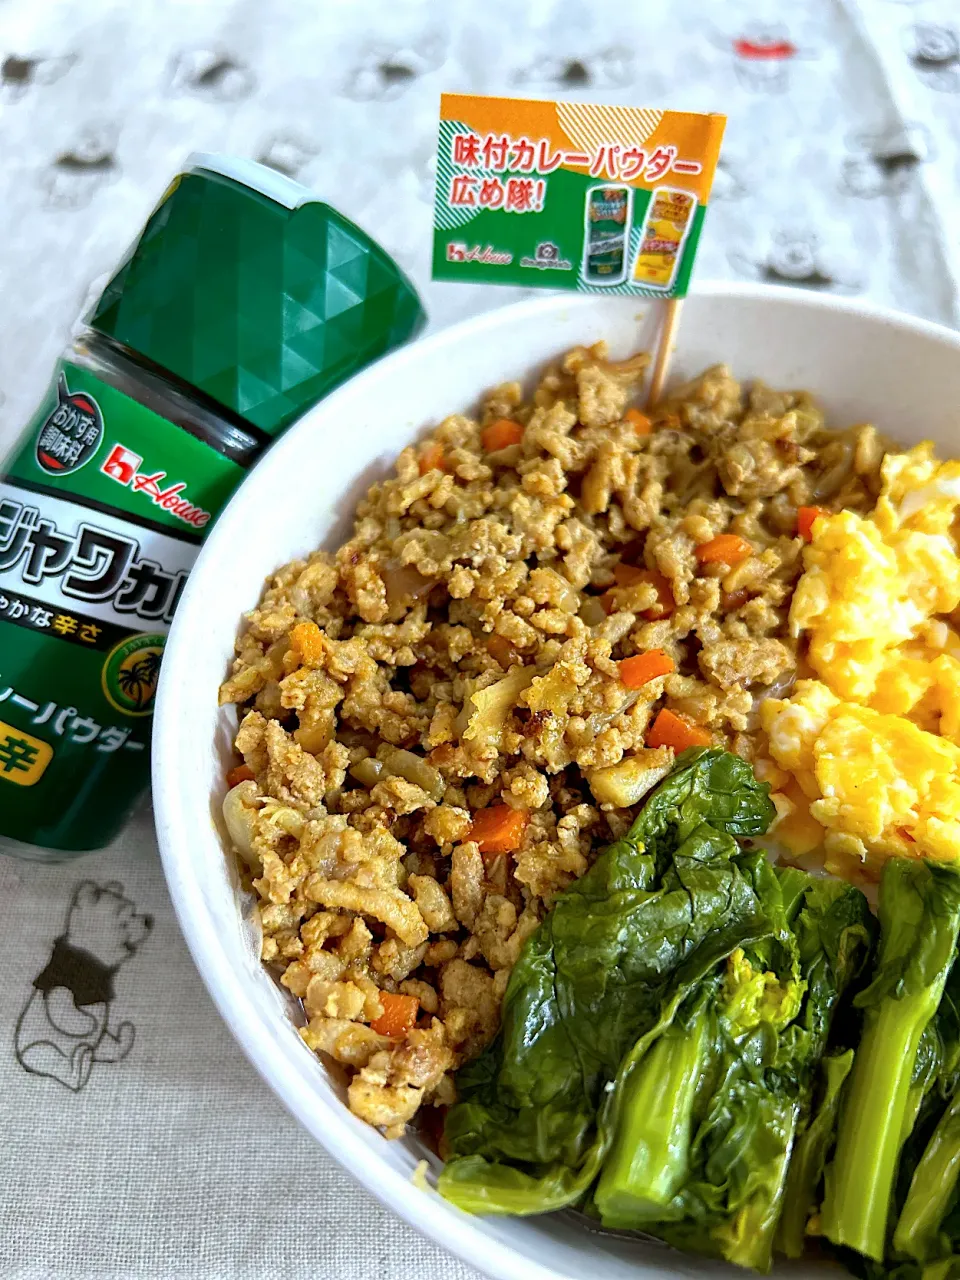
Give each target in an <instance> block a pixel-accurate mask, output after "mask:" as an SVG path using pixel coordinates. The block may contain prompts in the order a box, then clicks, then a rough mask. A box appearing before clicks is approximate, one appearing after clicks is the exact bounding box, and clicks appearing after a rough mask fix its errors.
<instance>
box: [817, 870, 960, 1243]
mask: <svg viewBox="0 0 960 1280" xmlns="http://www.w3.org/2000/svg"><path fill="white" fill-rule="evenodd" d="M879 915H880V930H881V937H880V950H879V956H878V960H877V970H876V976H875V977H874V980H873V982H872V983H871V984H870V986H869V987H868V988H867V990H866V991H864V992H862V993H861V995H860V996H859V997H858V998H857V1004H858V1005H859V1006H860V1007H861V1008H863V1010H864V1030H863V1038H862V1040H861V1042H860V1045H859V1047H858V1049H857V1052H856V1057H855V1059H854V1064H853V1071H852V1073H851V1076H850V1080H849V1082H848V1085H847V1089H846V1097H845V1099H844V1103H843V1107H842V1109H841V1115H840V1124H839V1130H838V1135H837V1148H836V1155H835V1158H834V1161H833V1164H832V1165H831V1166H830V1167H829V1168H828V1170H827V1175H826V1193H825V1197H824V1202H823V1209H822V1214H821V1223H822V1229H823V1233H824V1235H826V1236H827V1238H828V1239H830V1240H832V1241H833V1243H834V1244H837V1245H843V1246H847V1247H849V1248H851V1249H855V1250H856V1251H857V1252H858V1253H861V1254H863V1255H865V1256H866V1257H868V1258H873V1259H875V1260H876V1261H878V1262H879V1261H882V1259H883V1257H884V1252H885V1247H886V1243H887V1234H888V1230H887V1229H888V1221H887V1220H888V1215H889V1209H890V1204H891V1197H892V1194H893V1191H894V1183H895V1179H896V1174H897V1163H898V1159H899V1156H900V1150H901V1146H902V1144H903V1140H904V1134H905V1133H906V1132H908V1120H909V1115H910V1109H911V1106H912V1105H913V1104H915V1102H916V1095H915V1094H914V1097H913V1098H911V1085H912V1084H913V1082H914V1077H915V1069H916V1066H917V1054H918V1049H919V1047H920V1044H921V1038H922V1036H923V1033H924V1031H925V1029H926V1028H927V1026H928V1024H929V1023H930V1021H931V1019H932V1018H934V1015H935V1014H936V1013H937V1009H938V1006H939V1004H940V998H941V995H942V993H943V990H944V986H945V984H946V980H947V975H948V973H949V971H950V967H951V965H952V963H953V960H954V956H955V953H956V946H957V933H958V929H960V871H958V870H957V869H956V868H955V867H953V866H948V865H943V864H937V863H928V862H920V861H913V860H908V859H891V860H890V861H889V862H887V863H886V865H885V866H884V869H883V875H882V879H881V884H880V904H879ZM915 1088H916V1086H915V1085H914V1089H915Z"/></svg>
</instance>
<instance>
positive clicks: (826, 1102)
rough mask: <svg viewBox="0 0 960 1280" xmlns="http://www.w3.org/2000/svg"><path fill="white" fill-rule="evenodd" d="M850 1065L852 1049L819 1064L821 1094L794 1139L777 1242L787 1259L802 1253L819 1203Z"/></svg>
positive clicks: (799, 1255)
mask: <svg viewBox="0 0 960 1280" xmlns="http://www.w3.org/2000/svg"><path fill="white" fill-rule="evenodd" d="M852 1066H853V1050H852V1049H847V1051H846V1052H845V1053H838V1054H832V1055H831V1056H830V1057H827V1058H824V1059H823V1061H822V1062H821V1064H820V1069H821V1072H822V1076H823V1096H822V1098H821V1099H820V1102H819V1105H818V1106H817V1108H816V1110H815V1111H814V1113H813V1116H812V1118H811V1120H810V1123H809V1124H808V1125H807V1127H806V1129H805V1130H804V1131H803V1133H802V1134H801V1135H800V1137H799V1138H798V1139H797V1144H796V1147H795V1149H794V1152H793V1156H792V1157H791V1160H790V1169H789V1171H788V1173H787V1185H786V1188H785V1190H784V1196H783V1215H782V1217H781V1219H780V1227H779V1231H778V1235H777V1243H778V1245H779V1248H780V1249H781V1250H782V1252H783V1253H785V1254H786V1255H787V1257H788V1258H799V1257H801V1255H802V1254H803V1251H804V1245H805V1243H806V1235H807V1226H808V1223H809V1221H810V1218H811V1217H812V1215H813V1214H814V1213H815V1211H816V1210H817V1208H818V1206H819V1200H818V1197H817V1192H818V1189H819V1187H820V1183H821V1181H822V1179H823V1171H824V1169H825V1167H826V1163H827V1156H828V1154H829V1151H830V1147H831V1146H832V1144H833V1142H834V1139H835V1137H836V1127H837V1116H838V1115H839V1112H840V1098H841V1096H842V1094H841V1091H842V1089H843V1085H844V1082H845V1081H846V1079H847V1076H848V1075H849V1074H850V1069H851V1067H852Z"/></svg>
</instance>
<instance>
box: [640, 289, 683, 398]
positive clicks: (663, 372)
mask: <svg viewBox="0 0 960 1280" xmlns="http://www.w3.org/2000/svg"><path fill="white" fill-rule="evenodd" d="M681 305H682V299H681V298H669V299H668V300H667V301H666V302H665V303H664V309H663V323H662V324H661V325H660V341H659V343H658V345H657V354H656V357H655V358H654V361H653V372H652V373H651V375H650V395H649V397H648V398H647V408H648V409H655V408H656V406H657V404H658V402H659V400H660V397H661V395H662V394H663V387H664V383H665V382H666V380H667V374H668V373H669V372H670V360H671V358H672V356H673V348H674V346H675V344H676V340H677V330H678V329H679V327H680V308H681Z"/></svg>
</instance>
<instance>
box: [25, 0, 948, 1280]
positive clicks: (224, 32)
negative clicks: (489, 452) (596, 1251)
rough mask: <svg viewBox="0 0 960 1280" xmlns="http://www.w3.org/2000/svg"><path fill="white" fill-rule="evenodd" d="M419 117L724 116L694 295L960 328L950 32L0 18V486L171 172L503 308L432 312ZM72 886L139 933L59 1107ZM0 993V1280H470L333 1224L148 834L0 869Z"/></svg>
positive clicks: (360, 1220) (421, 1253)
mask: <svg viewBox="0 0 960 1280" xmlns="http://www.w3.org/2000/svg"><path fill="white" fill-rule="evenodd" d="M443 89H449V90H467V91H477V92H486V93H512V94H523V95H528V96H540V97H559V96H567V97H572V98H579V99H586V100H593V101H601V102H608V103H629V104H635V105H645V106H673V107H686V108H690V109H694V110H712V111H724V112H726V113H727V114H728V116H729V125H728V130H727V136H726V142H725V145H724V149H723V157H722V160H721V166H720V170H719V172H718V176H717V181H716V186H715V189H714V198H713V200H712V202H711V207H710V214H709V217H708V219H707V223H706V229H705V234H704V238H703V240H702V247H701V253H700V258H699V265H698V271H699V273H700V276H701V278H704V277H730V278H733V279H757V280H770V281H779V282H785V283H793V284H796V285H797V286H798V287H802V288H807V289H815V290H834V291H838V292H843V293H847V294H857V295H860V296H863V297H869V298H872V299H875V300H877V301H880V302H883V303H886V304H890V305H893V306H896V307H900V308H902V309H904V310H907V311H912V312H915V313H917V314H919V315H923V316H926V317H928V318H931V319H935V320H939V321H942V322H945V323H947V324H956V323H958V322H960V11H958V9H957V6H956V4H955V2H954V0H917V2H916V3H910V2H909V0H859V3H858V2H857V0H796V3H794V4H792V5H789V6H787V5H783V4H782V3H779V0H729V3H722V4H721V3H719V2H718V0H714V2H713V3H708V2H707V0H703V2H701V3H699V4H698V3H695V0H674V3H672V4H669V5H657V6H654V5H652V4H633V5H628V4H624V3H623V2H622V0H463V2H460V3H458V2H456V0H447V3H444V4H442V5H441V4H439V3H432V2H431V0H423V3H410V2H409V0H407V2H404V0H381V2H379V3H371V2H369V0H368V2H364V0H352V2H350V0H326V2H324V3H311V2H310V0H303V3H299V4H298V3H293V2H292V0H195V2H194V3H188V2H187V0H166V2H165V3H163V2H161V0H137V2H136V3H131V0H88V2H87V3H85V4H82V5H79V4H76V3H69V2H68V0H0V164H2V175H3V176H2V188H0V190H2V199H0V301H2V305H3V320H2V336H0V452H2V451H3V449H5V448H6V447H7V446H9V445H10V444H11V443H12V441H13V439H14V437H15V435H16V433H17V432H18V431H19V429H20V428H21V426H22V425H23V424H24V422H25V421H26V419H27V417H28V415H29V414H30V412H31V410H32V409H33V407H34V404H35V402H36V401H37V400H38V399H39V396H40V394H41V391H42V389H43V388H44V386H45V384H46V380H47V378H48V376H49V371H50V368H51V365H52V363H53V360H54V359H55V357H56V355H57V353H58V351H59V350H60V348H61V346H62V345H63V343H64V341H65V339H66V337H67V334H68V332H69V330H70V328H71V326H72V324H73V322H74V321H75V319H76V317H77V315H78V314H79V313H80V312H81V310H82V309H83V306H84V303H85V301H86V300H87V299H88V297H89V296H90V294H91V291H92V290H93V288H94V287H95V286H96V284H97V282H98V281H102V279H103V277H104V275H105V273H106V272H108V271H109V270H110V268H111V266H112V265H114V264H115V263H116V261H117V259H118V258H119V256H120V254H121V253H122V252H123V250H124V249H125V247H126V245H127V244H128V242H129V241H130V240H131V239H132V237H133V236H134V235H135V234H136V232H137V230H138V228H139V227H140V225H141V224H142V223H143V221H144V219H145V218H146V217H147V215H148V214H149V212H150V210H151V208H152V207H153V204H154V202H155V201H156V199H157V198H158V196H159V195H160V193H161V192H162V191H163V189H164V187H165V186H166V184H167V182H168V180H169V178H170V176H171V175H172V174H173V173H174V172H175V171H176V169H177V167H178V165H179V164H180V162H181V161H182V160H183V158H184V157H185V156H186V155H187V154H188V153H189V152H190V151H193V150H205V151H217V150H220V151H232V152H236V153H240V154H243V155H250V156H253V157H255V158H257V159H260V160H262V161H264V162H266V163H267V164H270V165H273V166H274V167H275V168H277V169H280V170H282V171H283V172H285V173H288V174H291V175H293V176H295V177H297V178H299V179H300V180H302V181H304V182H306V183H308V184H310V185H312V186H314V187H315V188H316V189H317V190H318V191H319V192H320V193H322V195H323V196H324V197H325V198H327V199H329V200H330V201H331V202H332V203H334V204H336V205H337V206H339V207H340V208H341V209H342V210H343V212H344V213H346V214H347V215H348V216H350V217H352V218H354V219H355V220H356V221H358V222H359V223H361V224H362V225H363V226H364V227H366V228H367V229H368V230H369V231H370V232H372V233H373V234H374V235H375V236H377V237H378V238H379V239H380V240H381V241H382V242H383V243H384V245H385V246H386V247H387V248H388V249H389V250H390V252H391V253H392V254H393V255H394V256H395V257H396V258H397V259H398V260H399V261H400V262H401V263H402V265H403V266H404V267H405V268H406V269H407V270H408V271H409V272H410V274H411V275H412V276H413V277H414V279H415V280H416V281H417V283H418V284H419V286H420V287H421V289H422V291H423V294H424V297H425V299H426V302H427V306H428V309H429V311H430V315H431V322H432V324H433V325H434V326H439V325H444V324H447V323H450V322H452V321H454V320H455V319H458V318H460V317H461V316H463V315H466V314H469V313H471V312H476V311H479V310H483V309H486V308H489V307H495V306H501V305H503V304H504V303H506V302H508V301H510V300H512V299H513V298H514V297H517V296H520V294H521V291H519V290H509V289H499V290H498V289H493V288H486V289H485V288H479V287H467V286H453V285H431V284H430V283H429V280H428V272H429V260H430V227H431V202H432V188H433V155H434V138H435V131H436V119H437V109H438V97H439V93H440V91H441V90H443ZM905 376H907V375H905ZM454 407H455V406H451V408H454ZM0 665H2V654H0ZM2 785H3V784H2V782H0V787H2ZM2 803H3V798H2V795H0V805H2ZM85 881H92V882H94V883H95V884H96V885H97V886H99V889H100V890H101V891H105V896H104V897H103V898H102V909H107V908H109V904H110V895H111V894H112V893H117V894H119V893H121V892H122V893H123V894H124V895H125V896H126V897H127V898H128V899H130V900H132V901H133V903H135V904H136V908H137V910H138V911H139V912H140V913H142V914H148V915H149V916H150V917H151V919H152V928H151V929H150V930H149V932H148V933H146V935H145V940H144V941H143V944H142V946H141V947H140V949H139V951H138V953H137V954H136V955H134V956H133V957H132V958H131V959H130V960H129V962H128V963H125V964H124V965H123V966H122V967H121V970H120V973H119V976H118V979H117V982H116V990H115V995H114V1002H113V1005H112V1018H113V1023H114V1025H115V1026H120V1025H121V1024H124V1023H125V1024H129V1027H130V1028H131V1030H129V1031H125V1032H123V1037H124V1042H125V1043H126V1041H127V1040H129V1039H130V1037H131V1035H132V1047H130V1051H129V1052H128V1053H127V1054H126V1056H125V1057H124V1058H123V1059H122V1061H119V1062H116V1063H105V1062H104V1063H95V1064H94V1066H93V1069H92V1071H91V1072H90V1074H89V1077H88V1078H87V1080H86V1083H85V1084H84V1086H83V1087H82V1088H81V1089H79V1090H77V1091H73V1090H71V1089H68V1088H66V1087H65V1086H64V1085H62V1084H61V1083H59V1082H58V1081H57V1080H54V1079H51V1078H48V1077H41V1076H37V1075H33V1074H30V1073H29V1072H27V1071H25V1070H24V1069H23V1067H22V1065H21V1064H20V1062H18V1060H17V1058H16V1056H15V1054H14V1051H13V1049H14V1041H15V1034H14V1033H15V1027H16V1024H17V1021H18V1019H19V1018H20V1016H21V1014H22V1012H23V1010H24V1008H25V1007H26V1006H27V1004H28V1002H29V1000H30V998H31V995H32V993H33V992H34V990H35V988H34V986H33V983H34V980H35V979H36V978H37V977H38V976H39V975H40V974H41V973H42V972H43V970H44V969H45V967H46V966H47V964H48V962H49V961H50V959H51V947H52V944H53V940H54V939H55V938H57V937H58V936H60V935H61V934H62V933H63V932H64V928H65V923H66V920H67V916H68V913H69V911H70V908H71V904H73V903H74V902H75V901H76V900H78V899H77V895H78V894H80V895H81V897H80V899H79V900H81V901H83V900H84V896H83V895H84V894H86V895H87V897H88V898H89V897H90V896H91V895H90V891H89V890H84V889H83V888H82V885H83V882H85ZM121 886H122V889H121ZM0 972H2V974H3V981H2V983H0V1031H2V1037H0V1117H2V1128H0V1276H2V1277H4V1278H7V1277H11V1278H15V1280H75V1278H76V1280H91V1278H94V1277H97V1278H99V1277H103V1278H104V1280H127V1278H128V1277H133V1276H136V1277H143V1278H148V1277H149V1278H152V1277H156V1278H157V1280H168V1278H171V1280H172V1278H173V1277H177V1280H193V1278H195V1277H196V1278H203V1280H206V1278H207V1277H232V1276H237V1277H244V1278H246V1277H250V1280H253V1278H254V1277H256V1280H262V1278H264V1277H271V1276H281V1275H282V1276H284V1277H294V1278H296V1277H304V1280H306V1277H310V1280H317V1278H325V1277H331V1280H334V1278H335V1280H374V1278H376V1280H400V1278H401V1277H403V1278H406V1277H410V1276H417V1277H423V1278H424V1280H432V1278H434V1277H438V1278H439V1277H448V1278H450V1280H466V1278H467V1277H469V1276H474V1275H475V1273H473V1272H471V1271H470V1270H469V1269H468V1268H467V1267H465V1266H463V1265H462V1264H460V1263H459V1262H457V1261H455V1260H454V1259H452V1258H450V1257H448V1256H447V1255H445V1254H444V1253H442V1252H441V1251H440V1250H439V1249H437V1248H436V1247H434V1246H433V1245H431V1244H429V1243H427V1242H426V1241H424V1240H422V1239H421V1238H420V1237H419V1236H417V1235H416V1234H415V1233H414V1232H413V1231H412V1230H410V1229H409V1228H408V1227H406V1226H405V1225H403V1224H401V1223H399V1222H398V1221H396V1220H394V1219H393V1218H392V1217H391V1216H390V1215H389V1214H387V1213H386V1211H385V1210H383V1209H381V1208H380V1207H379V1205H378V1204H377V1203H376V1202H375V1201H374V1200H373V1199H372V1198H371V1197H370V1196H368V1195H367V1194H366V1193H365V1192H363V1191H361V1190H359V1189H358V1187H357V1186H356V1185H355V1184H354V1183H353V1182H352V1180H351V1179H350V1178H348V1177H347V1176H346V1175H345V1174H344V1173H342V1172H341V1171H340V1170H339V1169H338V1168H337V1166H336V1165H335V1164H334V1163H333V1162H332V1161H331V1160H330V1159H329V1158H328V1157H327V1156H326V1155H325V1153H324V1152H323V1151H322V1150H321V1149H320V1148H319V1147H318V1146H316V1145H315V1144H314V1143H313V1142H312V1141H310V1140H309V1139H308V1138H307V1136H306V1135H305V1134H304V1133H302V1132H301V1131H300V1129H299V1128H298V1127H297V1125H296V1124H295V1123H294V1122H293V1121H292V1120H291V1119H290V1118H289V1117H288V1116H287V1115H286V1113H285V1112H284V1111H283V1110H282V1108H281V1107H280V1105H279V1104H278V1103H277V1102H276V1101H275V1100H274V1098H273V1097H272V1095H271V1094H270V1093H269V1091H268V1090H267V1089H266V1087H265V1086H264V1085H263V1084H262V1083H261V1082H260V1080H259V1078H258V1077H257V1076H256V1075H255V1074H254V1072H253V1070H252V1069H251V1068H250V1067H249V1066H248V1065H247V1064H246V1062H245V1060H244V1059H243V1058H242V1057H241V1056H240V1053H239V1051H238V1050H237V1049H236V1047H235V1046H234V1043H233V1041H232V1039H231V1037H230V1036H229V1034H228V1032H227V1031H226V1029H225V1027H224V1026H223V1025H222V1023H221V1022H220V1020H219V1018H218V1016H217V1014H216V1012H215V1011H214V1008H213V1006H212V1004H211V1002H210V1000H209V998H208V997H207V995H206V993H205V991H204V988H203V985H202V983H201V982H200V979H199V977H198V976H197V974H196V973H195V971H194V969H193V966H192V963H191V961H190V959H189V956H188V954H187V951H186V948H185V946H184V944H183V942H182V941H181V938H180V935H179V932H178V929H177V925H176V921H175V920H174V918H173V914H172V910H171V907H170V904H169V901H168V898H167V895H166V891H165V888H164V883H163V877H162V874H161V871H160V865H159V861H158V858H157V853H156V845H155V842H154V836H153V826H152V821H151V815H150V812H149V809H148V808H144V809H143V810H142V812H141V813H140V814H138V816H137V817H136V819H135V820H134V821H133V822H132V823H131V824H130V826H129V828H128V829H127V830H126V832H125V833H124V834H123V836H122V837H121V838H120V839H119V840H117V841H116V843H115V844H114V846H113V847H112V848H111V849H109V850H106V851H105V852H103V853H100V854H96V855H94V856H90V857H87V858H85V859H83V860H82V861H78V862H75V863H69V864H66V865H62V866H58V867H40V866H33V865H30V864H27V863H21V862H17V861H14V860H12V859H5V858H2V857H0ZM4 1046H5V1047H4Z"/></svg>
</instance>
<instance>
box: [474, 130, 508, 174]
mask: <svg viewBox="0 0 960 1280" xmlns="http://www.w3.org/2000/svg"><path fill="white" fill-rule="evenodd" d="M480 154H481V155H482V156H483V167H484V168H485V169H493V171H494V172H495V173H502V172H503V170H504V169H506V167H507V158H508V156H509V155H510V139H509V138H508V137H507V135H506V134H505V133H501V134H500V136H499V138H498V137H496V136H495V135H494V134H492V133H488V134H487V136H486V137H485V138H484V140H483V142H482V144H481V146H480Z"/></svg>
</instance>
